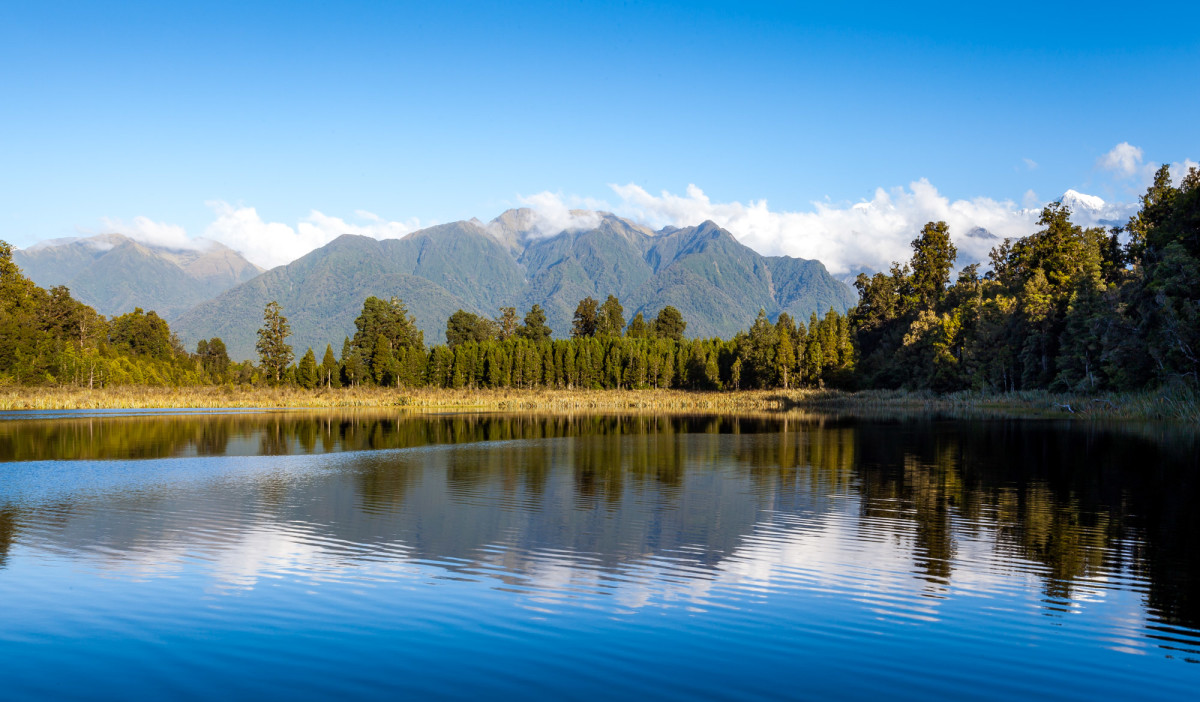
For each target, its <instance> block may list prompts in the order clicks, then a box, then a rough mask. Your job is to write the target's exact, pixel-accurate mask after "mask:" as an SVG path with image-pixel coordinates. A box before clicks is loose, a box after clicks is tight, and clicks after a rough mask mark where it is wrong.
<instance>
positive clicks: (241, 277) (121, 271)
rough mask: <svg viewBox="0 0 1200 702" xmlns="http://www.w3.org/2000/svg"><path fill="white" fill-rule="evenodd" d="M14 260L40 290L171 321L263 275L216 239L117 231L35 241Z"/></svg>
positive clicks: (111, 311) (108, 311) (113, 311)
mask: <svg viewBox="0 0 1200 702" xmlns="http://www.w3.org/2000/svg"><path fill="white" fill-rule="evenodd" d="M13 260H14V261H15V262H16V264H17V265H18V266H20V267H21V270H23V271H24V272H25V274H26V275H27V276H29V278H30V279H31V280H33V282H34V283H36V284H38V285H39V286H42V287H45V288H49V287H54V286H57V285H65V286H67V287H68V288H69V289H70V290H71V293H72V295H74V296H75V297H76V298H77V299H78V300H80V301H81V302H83V303H85V304H88V305H91V306H92V307H94V308H95V309H96V311H97V312H99V313H101V314H103V315H106V316H110V317H111V316H116V315H120V314H124V313H125V312H130V311H132V310H133V309H134V308H135V307H141V308H143V309H146V310H155V311H157V312H158V313H159V315H160V316H162V317H164V318H166V319H173V318H174V317H175V316H177V315H179V314H180V313H182V312H184V311H186V310H188V309H190V308H191V307H194V306H195V305H197V304H198V303H200V302H203V301H205V300H208V299H211V298H212V297H213V296H214V295H216V294H220V293H221V292H224V291H225V290H227V289H229V288H231V287H233V286H235V285H238V284H239V283H244V282H246V281H248V280H251V279H252V278H254V277H256V276H258V275H260V274H261V273H262V272H263V269H261V268H259V267H258V266H256V265H255V264H253V263H251V262H250V261H248V260H246V259H245V258H244V257H243V256H242V255H241V254H239V253H238V252H236V251H234V250H233V249H231V248H229V247H227V246H225V245H223V244H220V243H218V242H215V241H204V242H200V245H198V246H196V247H193V248H179V247H169V246H159V245H155V244H150V243H147V242H144V241H138V240H137V239H134V238H132V237H128V236H125V235H123V234H116V233H108V234H98V235H95V236H91V237H70V238H63V239H52V240H48V241H42V242H38V243H37V244H34V245H33V246H30V247H29V248H27V249H16V250H14V251H13Z"/></svg>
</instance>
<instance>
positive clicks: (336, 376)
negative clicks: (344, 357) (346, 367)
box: [320, 344, 342, 388]
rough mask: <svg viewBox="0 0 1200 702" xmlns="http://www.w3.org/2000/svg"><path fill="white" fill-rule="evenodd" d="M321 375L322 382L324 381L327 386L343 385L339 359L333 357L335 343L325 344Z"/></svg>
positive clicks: (338, 386)
mask: <svg viewBox="0 0 1200 702" xmlns="http://www.w3.org/2000/svg"><path fill="white" fill-rule="evenodd" d="M320 376H321V380H320V382H321V383H324V384H325V387H326V388H340V387H342V378H341V367H340V366H339V365H338V362H337V359H336V358H334V357H333V344H325V356H324V357H323V358H322V359H321V367H320Z"/></svg>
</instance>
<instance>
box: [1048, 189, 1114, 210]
mask: <svg viewBox="0 0 1200 702" xmlns="http://www.w3.org/2000/svg"><path fill="white" fill-rule="evenodd" d="M1055 202H1059V203H1062V204H1064V205H1066V206H1067V207H1070V208H1071V210H1072V211H1079V210H1091V211H1092V212H1099V211H1100V210H1103V209H1104V207H1105V205H1106V203H1105V202H1104V199H1103V198H1100V197H1097V196H1095V195H1087V194H1084V193H1081V192H1079V191H1078V190H1067V192H1065V193H1063V194H1062V197H1060V198H1058V200H1056V201H1055Z"/></svg>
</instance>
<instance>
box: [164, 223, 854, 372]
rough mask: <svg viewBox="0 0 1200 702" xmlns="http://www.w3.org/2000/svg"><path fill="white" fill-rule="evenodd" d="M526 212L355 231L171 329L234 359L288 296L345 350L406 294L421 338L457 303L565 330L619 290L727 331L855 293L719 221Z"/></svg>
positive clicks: (628, 301) (292, 313) (698, 328)
mask: <svg viewBox="0 0 1200 702" xmlns="http://www.w3.org/2000/svg"><path fill="white" fill-rule="evenodd" d="M532 221H533V219H532V217H531V215H530V213H529V212H528V211H527V210H510V211H508V212H506V213H504V214H502V215H501V216H500V217H497V218H496V219H495V220H493V221H492V222H489V223H487V224H484V223H481V222H478V221H476V220H471V221H465V222H454V223H451V224H445V225H440V226H436V227H431V228H429V229H423V230H421V231H418V232H414V233H413V234H410V235H409V236H407V237H404V238H403V239H389V240H383V241H378V240H375V239H371V238H368V237H362V236H351V235H346V236H342V237H339V238H338V239H337V240H335V241H333V242H331V243H330V244H328V245H327V246H324V247H322V248H320V249H317V250H315V251H313V252H311V253H309V254H308V255H306V256H304V257H303V258H301V259H298V260H297V261H294V262H292V263H290V264H288V265H286V266H281V267H279V268H276V269H273V270H271V271H268V272H266V273H264V274H263V275H261V276H259V277H258V278H255V279H254V280H251V281H248V282H246V283H243V284H241V285H239V286H237V287H235V288H232V289H230V290H228V291H226V292H225V293H223V294H222V295H220V296H218V297H217V298H215V299H213V300H209V301H206V302H204V303H201V304H199V305H197V306H196V307H195V308H193V309H191V310H189V311H188V312H187V313H185V314H183V315H181V316H180V317H179V318H178V319H177V323H176V324H173V327H174V328H176V329H177V330H178V331H179V333H180V335H181V336H182V337H183V338H184V340H185V341H186V342H188V343H192V342H193V341H194V340H196V339H201V338H210V337H213V336H220V337H221V338H222V339H224V340H225V342H226V344H227V345H228V347H229V351H230V354H231V355H232V356H233V357H234V358H238V359H241V358H253V357H254V341H255V333H256V330H257V329H258V327H259V326H260V325H261V322H262V310H263V307H265V305H266V304H267V303H268V302H270V301H271V300H278V301H279V302H280V304H282V305H283V309H284V314H285V315H287V317H288V319H289V320H290V322H291V324H292V331H293V337H294V341H293V344H294V346H296V347H297V348H298V349H303V348H305V347H307V346H313V347H314V348H320V347H324V345H325V344H326V343H332V344H334V346H335V348H336V347H339V344H340V342H341V340H342V338H343V337H344V336H348V335H352V333H353V331H354V326H353V323H354V318H355V316H356V315H357V314H358V311H359V310H360V309H361V307H362V303H363V300H364V299H366V298H367V297H368V296H371V295H374V296H376V297H380V298H388V297H391V296H396V297H399V298H401V299H403V300H404V302H405V304H406V305H407V307H408V309H409V311H410V312H411V313H412V314H413V316H415V317H416V320H417V324H418V326H419V327H420V328H421V329H422V330H423V331H424V333H425V340H426V343H436V342H440V341H441V340H442V339H443V335H444V332H445V325H446V319H447V318H448V317H449V316H450V314H452V313H453V312H454V311H455V310H457V309H460V308H461V309H464V310H467V311H469V312H474V313H477V314H484V315H488V316H495V315H496V314H497V313H498V310H499V308H500V307H502V306H514V307H517V308H518V309H519V311H520V312H521V313H522V314H523V313H524V311H525V310H527V309H529V307H531V306H532V305H534V304H539V305H541V306H542V307H543V308H544V309H545V310H546V316H547V321H548V323H549V325H550V327H551V328H552V329H553V330H554V332H555V334H556V335H559V336H565V335H566V334H567V332H568V331H569V329H570V325H571V317H572V315H573V314H574V311H575V307H576V305H577V304H578V303H579V300H581V299H583V298H585V297H588V296H591V297H594V298H597V299H601V300H602V299H604V298H605V297H607V296H608V295H610V294H612V295H616V296H617V297H618V298H620V300H621V302H622V304H623V305H624V307H625V312H626V315H627V316H628V317H630V318H632V317H633V315H635V314H636V313H637V312H639V311H640V312H643V313H644V314H645V315H646V316H647V317H650V316H653V315H654V314H656V313H657V312H658V310H659V309H661V308H662V307H664V306H666V305H674V306H675V307H676V308H678V309H679V310H680V312H682V313H683V316H684V318H685V319H686V320H687V321H688V328H687V333H688V335H689V336H710V335H722V336H730V335H732V334H734V333H735V332H737V331H738V330H741V329H745V328H746V327H747V326H748V325H749V324H750V322H751V321H753V319H754V317H755V315H756V314H757V312H758V310H759V309H760V308H763V309H766V310H767V313H768V315H769V316H770V317H771V318H772V319H774V318H775V317H777V316H778V314H779V313H780V312H784V311H786V312H788V313H789V314H791V315H792V316H793V317H796V318H799V319H807V318H808V316H809V314H810V313H811V312H814V311H815V312H818V313H819V314H823V313H824V312H825V311H827V310H828V309H829V308H830V307H833V308H834V309H837V310H838V311H845V310H846V309H847V307H849V306H850V305H851V304H852V303H853V302H854V299H855V296H854V293H853V291H852V290H851V289H850V288H849V287H847V286H846V285H845V284H844V283H841V282H840V281H837V280H835V279H834V278H833V277H832V276H830V275H829V273H828V272H827V271H826V270H825V267H824V266H823V265H822V264H821V263H820V262H819V261H806V260H803V259H794V258H788V257H775V258H771V257H764V256H760V255H759V254H757V253H755V252H754V251H753V250H751V249H749V248H748V247H746V246H743V245H742V244H740V243H738V241H737V240H736V239H734V238H733V236H732V235H731V234H730V233H729V232H727V231H725V230H723V229H721V228H720V227H718V226H716V225H715V224H713V223H712V222H705V223H704V224H702V225H700V226H697V227H688V228H684V229H666V230H663V231H661V232H652V231H650V230H647V229H646V228H644V227H640V226H638V225H636V224H634V223H631V222H629V221H627V220H624V219H621V218H619V217H615V216H613V215H609V214H597V215H596V216H595V222H596V223H595V226H591V227H588V228H585V229H576V230H569V231H564V232H561V233H559V234H557V235H554V236H543V235H540V234H538V233H537V232H536V231H535V230H534V229H533V227H532V224H531V223H532Z"/></svg>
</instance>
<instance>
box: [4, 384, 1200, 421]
mask: <svg viewBox="0 0 1200 702" xmlns="http://www.w3.org/2000/svg"><path fill="white" fill-rule="evenodd" d="M247 408H254V409H401V410H405V411H418V412H420V411H441V412H447V411H449V412H478V411H505V412H512V411H519V412H529V411H536V412H602V411H621V412H628V411H634V412H646V411H651V412H669V413H678V412H702V413H742V412H755V413H762V412H766V413H784V412H790V411H801V412H811V413H819V414H835V415H846V416H888V415H891V416H895V415H914V416H916V415H922V414H928V415H941V414H950V415H962V416H964V417H967V416H979V417H988V416H992V417H1029V418H1053V419H1105V420H1175V421H1189V422H1200V399H1198V398H1197V396H1196V395H1195V393H1192V392H1189V391H1186V390H1171V389H1159V390H1155V391H1141V392H1137V393H1102V394H1096V395H1077V394H1065V393H1063V394H1060V393H1050V392H1046V391H1026V392H1014V393H1005V394H990V393H970V392H960V393H952V394H947V395H936V394H933V393H925V392H908V391H902V390H868V391H862V392H845V391H840V390H738V391H728V392H713V391H686V390H566V389H556V390H546V389H538V390H529V391H522V390H516V389H512V388H506V389H497V390H466V389H463V390H452V389H431V388H411V389H406V388H400V389H396V388H378V387H367V388H364V387H359V388H344V389H332V390H329V389H317V390H303V389H299V388H293V387H288V388H265V387H254V388H244V387H234V386H209V387H185V388H169V387H149V386H127V387H118V388H105V389H100V390H87V389H81V388H69V387H40V388H35V387H29V388H11V387H10V388H0V411H4V412H14V411H18V412H19V411H39V410H40V411H54V410H86V409H130V410H135V409H136V410H142V409H247Z"/></svg>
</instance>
